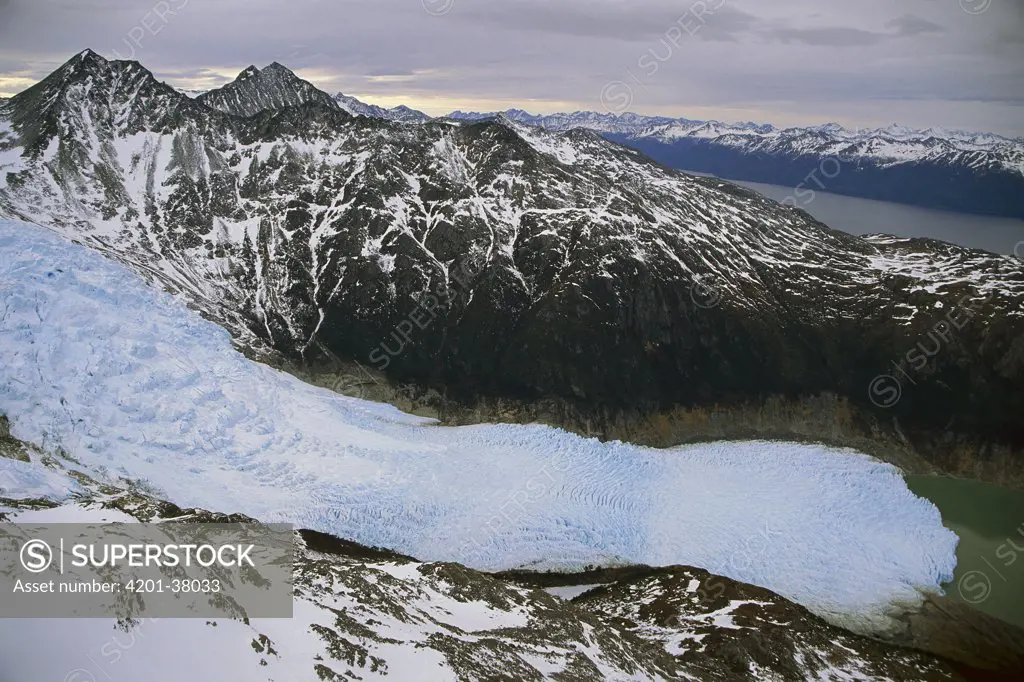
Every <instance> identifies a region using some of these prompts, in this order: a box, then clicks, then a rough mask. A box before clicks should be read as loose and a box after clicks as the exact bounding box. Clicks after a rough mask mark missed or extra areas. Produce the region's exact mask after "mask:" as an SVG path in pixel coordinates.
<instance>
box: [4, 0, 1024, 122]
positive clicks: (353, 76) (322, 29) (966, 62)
mask: <svg viewBox="0 0 1024 682" xmlns="http://www.w3.org/2000/svg"><path fill="white" fill-rule="evenodd" d="M166 2H167V3H168V6H169V7H170V8H172V9H175V11H176V13H175V14H173V15H167V17H166V20H158V19H156V18H155V17H154V15H153V9H154V6H155V5H157V4H158V2H157V0H75V1H72V0H0V92H15V91H17V90H20V89H23V88H25V87H27V86H28V84H30V83H31V79H33V78H36V79H37V78H40V77H42V76H44V75H46V73H48V72H49V71H51V70H52V69H54V68H56V67H57V66H58V65H59V64H60V63H62V62H63V61H64V60H66V59H67V58H68V57H69V56H70V55H72V54H74V53H76V52H78V51H79V50H81V49H83V48H85V47H91V48H93V49H95V50H96V51H97V52H100V53H101V54H104V55H106V56H114V54H113V53H114V51H117V52H118V53H119V54H121V55H122V56H125V57H129V56H131V57H132V58H134V59H137V60H139V61H141V62H142V63H143V64H144V65H145V66H147V67H148V68H150V69H151V70H152V71H154V73H156V74H157V76H158V77H160V78H162V79H165V80H168V81H169V82H171V83H173V84H176V85H180V86H184V87H214V86H216V85H218V84H221V83H223V82H225V81H226V80H229V79H230V78H233V77H234V76H235V75H236V74H237V73H238V72H239V71H240V70H241V69H243V68H244V67H246V66H247V65H249V64H256V65H258V66H263V65H265V64H268V63H269V62H271V61H275V60H276V61H279V62H281V63H283V64H286V65H288V66H290V67H292V68H295V69H297V70H298V71H299V73H300V75H302V76H303V77H304V78H307V79H308V80H311V81H312V82H314V83H315V84H317V85H318V86H320V87H322V88H324V89H326V90H330V91H336V90H342V91H345V92H348V93H351V94H355V95H357V96H360V97H363V98H365V99H367V100H369V101H373V102H377V103H381V104H389V105H393V104H398V103H406V104H409V105H411V106H418V107H421V108H424V109H426V110H428V111H430V112H431V113H443V112H445V111H448V110H451V109H454V108H463V109H466V108H476V109H482V108H496V107H501V108H505V107H511V106H520V107H522V108H524V109H527V110H535V111H555V110H565V109H575V108H587V109H596V110H601V109H602V105H601V102H600V98H599V95H600V93H601V91H602V88H603V87H604V86H605V85H606V84H607V83H609V82H610V81H622V82H623V83H625V84H627V85H628V86H629V87H630V88H631V89H632V94H633V97H632V110H634V111H639V112H649V113H658V114H670V115H677V116H682V115H685V116H690V117H698V118H702V117H716V118H722V119H724V120H760V121H770V122H773V123H776V124H781V125H793V124H799V123H815V122H821V121H827V120H837V121H839V122H841V123H844V124H847V125H851V126H868V125H874V124H887V123H892V122H893V121H898V122H900V123H903V124H906V125H914V126H921V127H927V126H930V125H943V126H951V127H961V128H969V129H981V130H995V131H997V132H1009V133H1012V134H1015V135H1024V115H1022V113H1024V107H1022V106H1021V103H1020V102H1019V100H1020V93H1021V92H1022V91H1024V90H1022V71H1021V66H1020V65H1021V64H1022V63H1024V59H1022V58H1021V57H1024V42H1021V34H1022V30H1021V28H1022V27H1024V21H1022V20H1021V17H1022V12H1021V5H1022V3H1020V2H1018V1H1010V0H1005V1H1004V2H993V3H992V5H991V6H990V7H989V8H988V9H987V10H986V11H985V12H982V13H981V14H976V15H971V14H968V13H966V12H964V11H963V10H961V8H960V6H959V4H958V3H957V2H956V1H955V0H901V2H899V3H893V2H890V1H889V0H858V2H856V3H851V2H847V1H845V0H772V2H765V1H764V0H725V3H724V4H722V3H721V2H720V0H704V2H703V4H700V3H696V4H694V3H693V2H692V1H691V0H683V2H681V3H679V2H675V1H674V0H558V2H542V1H541V0H500V1H499V0H454V2H453V4H452V5H451V7H450V10H449V11H448V12H447V13H445V14H443V15H441V16H432V15H431V14H429V13H427V12H426V11H425V10H424V8H423V4H422V3H421V0H290V1H289V2H287V3H284V2H280V0H166ZM431 6H433V7H443V6H444V3H442V2H440V0H438V2H436V3H434V4H433V5H431ZM702 8H708V9H709V10H710V9H714V11H713V12H711V11H708V12H703V14H704V16H703V17H702V19H703V21H699V20H695V19H694V17H695V16H696V14H701V13H702ZM146 26H148V27H149V28H146ZM940 31H941V33H940ZM132 36H135V37H136V38H137V44H136V43H133V41H132ZM652 53H654V54H656V55H657V57H658V59H657V60H655V59H654V58H653V57H652V56H651V55H652ZM645 55H646V57H645ZM642 64H646V65H650V68H644V67H643V66H642ZM654 67H656V68H654Z"/></svg>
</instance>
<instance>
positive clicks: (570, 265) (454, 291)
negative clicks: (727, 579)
mask: <svg viewBox="0 0 1024 682" xmlns="http://www.w3.org/2000/svg"><path fill="white" fill-rule="evenodd" d="M666 125H667V124H666ZM765 131H766V132H764V134H768V132H770V131H767V130H766V129H765ZM0 216H3V217H9V218H15V219H19V220H24V221H29V222H35V223H38V224H41V225H46V226H48V227H50V228H52V229H55V230H57V231H59V232H60V233H62V234H64V235H65V236H67V237H69V238H71V239H74V240H76V241H79V242H82V243H85V244H88V245H90V246H92V247H93V248H96V249H98V250H100V251H101V252H103V253H105V254H107V255H108V256H110V257H113V258H116V259H118V260H119V261H121V262H123V263H125V264H127V265H129V266H130V267H132V268H133V269H135V270H136V271H137V272H139V273H141V274H143V275H145V276H146V277H148V278H150V279H152V280H153V281H155V282H157V283H158V284H159V285H161V286H163V287H165V288H167V289H169V290H172V291H175V292H178V293H180V294H181V295H183V296H185V297H187V298H188V299H189V300H190V301H191V303H192V305H193V306H195V307H196V308H197V309H198V310H200V311H202V312H203V313H204V314H205V315H206V316H208V317H209V318H211V319H214V320H217V321H219V322H220V323H222V324H223V325H224V326H225V327H226V328H228V329H229V330H231V332H232V333H233V334H234V335H235V337H236V339H237V342H238V343H239V344H240V345H243V346H246V347H248V348H251V349H254V352H256V351H260V352H266V351H269V352H272V353H274V354H276V355H277V356H279V357H281V358H285V359H287V360H288V361H290V362H301V363H303V364H304V365H305V366H307V367H317V366H326V365H327V364H329V363H331V362H334V361H336V360H337V359H338V358H341V359H348V360H355V361H357V362H360V363H362V364H364V365H367V366H372V368H374V369H375V370H379V371H380V372H382V373H383V374H385V375H386V376H387V377H388V378H390V379H391V380H394V381H406V382H411V383H413V384H414V385H415V386H417V387H420V389H421V390H422V391H427V390H428V389H429V390H430V391H432V392H433V395H435V396H440V397H439V398H438V400H439V401H440V402H441V404H442V405H452V404H457V405H467V406H474V405H477V406H480V405H485V404H488V401H491V404H494V401H505V402H501V403H500V404H501V405H504V407H503V408H502V409H506V410H508V411H514V410H515V409H517V408H516V407H515V406H516V405H520V406H521V405H524V404H531V405H536V404H549V405H554V406H555V407H554V408H552V409H553V410H554V411H555V412H557V413H558V414H559V415H561V416H560V419H561V420H562V423H566V424H570V423H572V424H573V425H574V426H575V425H579V424H587V425H588V426H586V429H589V431H588V432H590V433H596V434H597V435H605V436H610V435H614V433H616V432H615V429H616V428H618V427H619V426H621V425H622V424H623V423H633V424H636V423H641V422H642V423H644V424H648V425H649V428H650V429H655V430H657V431H658V433H659V434H660V437H663V438H669V439H670V440H674V441H675V442H679V440H680V439H683V440H685V439H686V438H692V437H695V436H699V435H700V434H702V433H704V432H705V431H704V430H706V429H707V428H710V427H709V425H712V426H714V427H715V428H718V427H719V426H720V425H721V424H722V423H723V422H728V421H729V420H730V419H732V422H733V426H734V427H735V429H737V430H741V429H743V428H749V429H750V430H751V431H752V433H750V434H749V435H753V436H757V435H760V436H766V435H769V436H773V437H775V436H786V435H789V436H792V435H793V434H794V433H801V434H802V435H805V436H808V437H814V438H819V439H821V438H824V439H832V440H836V439H838V440H843V438H845V437H846V436H847V435H849V434H857V435H858V437H860V436H863V437H864V438H866V439H868V440H869V441H871V442H875V443H878V442H881V441H884V442H885V443H887V445H886V447H890V446H891V447H892V448H895V449H898V450H900V452H904V453H910V454H912V455H913V456H915V457H917V458H918V459H917V460H915V461H918V462H924V464H922V466H924V465H927V466H934V467H938V468H939V469H942V470H946V471H954V472H964V471H969V472H971V475H974V476H977V477H980V478H987V479H990V480H999V481H1002V482H1006V483H1009V484H1015V483H1019V482H1020V481H1022V480H1024V463H1022V458H1021V457H1020V455H1019V450H1020V448H1021V447H1022V445H1024V431H1022V430H1021V425H1020V423H1019V415H1020V413H1021V412H1022V410H1024V346H1022V343H1021V339H1022V338H1024V334H1022V332H1024V305H1022V304H1024V267H1022V264H1021V262H1020V261H1019V260H1017V259H1015V258H1011V257H1002V256H997V255H995V254H991V253H987V252H982V251H973V250H969V249H964V248H960V247H957V246H953V245H951V244H946V243H942V242H937V241H933V240H927V239H900V238H895V237H887V236H881V235H878V236H872V237H868V238H858V237H853V236H851V235H848V234H845V233H841V232H837V231H834V230H831V229H829V228H828V227H827V226H825V225H823V224H821V223H819V222H817V221H815V220H814V219H813V218H812V217H811V216H809V215H808V214H807V213H805V212H804V211H802V210H800V209H799V208H794V207H789V206H783V205H780V204H779V203H777V202H774V201H771V200H769V199H767V198H765V197H763V196H761V195H759V194H757V193H756V192H753V191H749V190H746V189H744V188H741V187H737V186H735V185H732V184H729V183H728V182H724V181H722V180H718V179H715V178H704V177H695V176H691V175H687V174H684V173H680V172H677V171H674V170H671V169H668V168H665V167H663V166H661V165H659V164H657V163H653V162H652V161H651V160H650V159H649V158H647V157H646V156H645V155H643V154H642V153H639V152H637V151H636V150H634V149H630V148H627V147H625V146H621V145H619V144H616V143H614V142H612V141H609V140H607V139H604V138H603V137H602V136H601V135H599V134H597V133H596V132H593V131H590V130H586V129H581V128H579V127H573V128H571V129H570V130H567V131H565V132H557V131H549V130H545V129H544V128H542V127H536V126H533V125H525V124H523V123H520V122H519V121H516V120H514V118H510V117H508V116H501V117H498V118H496V119H488V120H481V121H458V120H453V119H450V118H443V119H434V120H429V121H426V122H423V123H422V124H419V125H409V124H406V123H400V122H395V121H390V120H386V119H381V118H377V117H371V116H353V115H352V114H351V113H349V111H347V110H346V109H345V108H343V106H342V105H341V104H339V100H338V99H337V98H335V97H332V96H330V95H327V94H326V93H323V92H321V91H319V90H317V89H316V88H314V87H313V86H312V85H310V84H309V83H307V82H306V81H303V80H302V79H300V78H298V77H297V76H295V75H294V74H293V73H292V72H290V71H289V70H288V69H286V68H285V67H283V66H280V65H271V66H268V67H266V68H264V69H262V70H259V69H255V68H249V69H246V70H245V71H243V72H242V73H241V74H239V76H238V78H237V79H236V80H235V81H233V82H232V83H230V84H228V85H226V86H224V87H223V88H220V89H218V90H214V91H210V92H207V93H203V94H201V95H199V96H197V97H195V98H194V99H193V98H190V97H188V96H186V95H184V94H182V93H180V92H178V91H176V90H175V89H173V88H171V87H169V86H167V85H165V84H163V83H161V82H159V81H158V80H157V79H156V78H154V77H153V75H152V74H151V73H150V72H149V71H148V70H146V69H145V68H144V67H142V66H141V65H140V64H138V63H137V62H130V61H107V60H105V59H103V58H102V57H100V56H99V55H97V54H95V53H94V52H92V51H88V50H86V51H84V52H82V53H80V54H78V55H76V56H75V57H73V58H72V59H71V60H69V61H68V62H67V63H66V64H65V65H63V66H62V67H61V68H59V69H58V70H56V71H55V72H54V73H53V74H51V75H50V76H48V77H47V78H45V79H44V80H43V81H41V82H40V83H38V84H37V85H35V86H33V87H31V88H29V89H28V90H26V91H24V92H22V93H20V94H18V95H16V96H15V97H13V98H12V99H10V100H9V101H7V102H6V103H4V104H3V105H2V106H0ZM879 382H881V383H879ZM893 382H895V383H893ZM421 395H424V396H426V395H427V394H426V393H421ZM823 396H825V397H823ZM828 396H832V397H833V398H829V397H828ZM427 397H429V396H427ZM835 397H838V402H836V401H835V400H834V398H835ZM425 399H426V398H425ZM818 400H825V401H826V404H828V405H830V406H832V407H830V408H829V411H827V414H826V416H825V417H824V418H823V422H822V423H821V424H818V425H816V426H815V427H814V429H812V430H811V432H807V433H805V432H803V431H799V429H801V428H804V427H803V426H799V427H798V426H794V424H806V421H807V420H806V419H804V418H803V417H801V416H800V415H801V414H803V412H802V411H801V410H803V409H804V407H801V406H806V405H807V404H812V405H818V403H816V402H814V401H818ZM545 401H547V402H546V403H545ZM807 401H811V403H807ZM773 406H774V407H773ZM730 410H732V411H733V412H731V413H730ZM736 410H741V411H742V410H754V411H755V412H757V413H758V414H759V415H760V416H759V417H758V419H760V420H761V421H760V423H759V424H757V425H755V426H751V424H752V423H753V422H749V421H747V420H746V419H739V418H737V417H736V416H735V415H736V414H740V412H736ZM766 410H767V412H765V411H766ZM819 412H821V411H820V410H819ZM729 414H732V415H733V416H732V417H730V416H728V415H729ZM657 415H662V417H659V418H658V419H657V420H654V417H655V416H657ZM715 415H718V416H715ZM766 415H767V416H766ZM773 415H774V416H773ZM786 415H788V417H787V419H788V421H786V420H783V419H782V416H786ZM794 415H795V416H794ZM527 417H529V418H532V417H530V415H527ZM790 417H791V418H790ZM652 420H653V421H652ZM783 422H785V423H783ZM645 428H647V427H645ZM586 429H585V430H586ZM793 429H797V431H794V430H793ZM649 432H650V431H649ZM921 458H923V460H922V459H921Z"/></svg>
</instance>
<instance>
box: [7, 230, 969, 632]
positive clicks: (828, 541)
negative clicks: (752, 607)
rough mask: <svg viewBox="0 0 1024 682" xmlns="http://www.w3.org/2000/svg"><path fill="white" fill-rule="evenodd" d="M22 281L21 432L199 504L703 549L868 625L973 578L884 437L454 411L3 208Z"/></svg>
mask: <svg viewBox="0 0 1024 682" xmlns="http://www.w3.org/2000/svg"><path fill="white" fill-rule="evenodd" d="M0 289H2V290H3V291H5V292H6V295H5V300H4V309H3V315H2V322H0V357H2V358H3V360H4V362H3V364H2V365H0V412H3V413H5V414H7V415H8V416H9V417H10V421H11V433H12V435H14V436H15V437H17V438H19V439H21V440H25V441H29V442H32V443H35V444H37V445H39V446H41V447H44V448H50V449H53V448H57V447H61V448H64V449H65V450H66V451H67V452H68V453H70V454H71V455H72V456H73V457H74V458H76V459H77V460H79V461H80V462H82V463H83V464H84V465H86V466H88V467H91V468H92V469H100V468H101V467H102V469H104V470H106V471H107V472H109V475H111V476H120V477H124V478H129V479H134V480H141V481H144V482H145V483H147V484H148V485H150V486H153V487H155V488H156V489H159V490H161V491H162V492H163V494H164V495H166V497H167V498H168V499H169V500H171V501H172V502H174V503H176V504H179V505H182V506H197V507H204V508H207V509H230V510H232V511H238V512H241V513H244V514H247V515H249V516H253V517H256V518H259V519H261V520H264V521H288V522H292V523H295V524H297V525H299V526H301V527H308V528H313V529H316V530H321V531H326V532H331V533H334V534H337V535H340V536H342V537H348V538H352V539H354V540H356V541H358V542H361V543H364V544H368V545H376V546H384V547H389V548H393V549H396V550H398V551H401V552H403V553H406V554H409V555H412V556H418V557H420V558H423V559H428V560H446V561H458V562H460V563H464V564H466V565H468V566H470V567H474V568H484V569H504V568H512V567H523V566H529V567H533V568H549V567H559V568H580V567H583V566H585V565H587V564H609V563H616V562H640V563H648V564H653V565H666V564H677V563H681V564H687V565H694V566H699V567H703V568H706V569H708V570H710V571H712V572H713V573H719V574H722V575H725V576H728V577H731V578H734V579H737V580H742V581H745V582H750V583H754V584H758V585H762V586H764V587H767V588H770V589H772V590H774V591H776V592H778V593H779V594H782V595H783V596H786V597H789V598H792V599H794V600H795V601H797V602H799V603H801V604H804V605H806V606H807V607H808V608H810V609H811V610H812V611H814V612H816V613H818V614H820V615H822V616H825V617H827V618H829V619H831V620H833V621H834V622H838V623H844V624H847V625H850V626H852V627H859V628H867V629H870V628H873V627H879V626H881V625H882V624H884V611H885V609H886V607H888V606H889V605H891V604H892V603H893V602H894V601H897V600H898V601H906V602H910V603H913V602H914V601H915V600H917V599H918V598H919V594H918V592H917V590H918V589H938V586H939V584H940V583H942V582H944V581H946V580H948V579H950V578H951V577H952V572H953V567H954V562H955V559H954V548H955V545H956V537H955V536H954V535H953V534H952V533H951V532H949V531H947V530H946V529H945V528H943V526H942V523H941V519H940V517H939V513H938V511H937V510H936V509H935V508H934V507H933V506H932V505H931V504H930V503H928V502H926V501H924V500H922V499H920V498H917V497H915V496H914V495H913V494H912V493H910V491H909V490H908V489H907V488H906V486H905V485H904V483H903V481H902V478H901V477H900V475H899V473H898V472H897V471H896V469H894V468H893V467H891V466H889V465H885V464H880V463H878V462H876V461H873V460H871V459H870V458H868V457H866V456H864V455H859V454H855V453H853V452H848V451H834V450H829V449H826V448H822V447H818V446H808V445H795V444H786V443H767V442H750V443H719V444H715V445H702V446H691V447H680V448H674V449H671V450H666V451H658V450H651V449H647V448H640V447H634V446H629V445H625V444H621V443H600V442H598V441H596V440H593V439H590V440H587V439H583V438H580V437H578V436H574V435H570V434H568V433H566V432H564V431H560V430H557V429H553V428H549V427H543V426H501V425H495V426H489V425H488V426H475V427H460V428H445V427H440V426H437V425H435V424H433V423H432V422H431V421H430V420H426V419H422V418H418V417H413V416H409V415H405V414H402V413H401V412H399V411H397V410H396V409H394V408H391V407H387V406H382V405H378V404H374V403H368V402H364V401H360V400H358V399H355V398H347V397H342V396H339V395H337V394H334V393H331V392H329V391H327V390H324V389H318V388H314V387H311V386H308V385H306V384H303V383H301V382H300V381H298V380H297V379H295V378H293V377H291V376H289V375H286V374H283V373H280V372H277V371H275V370H272V369H270V368H268V367H265V366H263V365H258V364H254V363H253V362H251V361H249V360H247V359H246V358H245V357H243V356H242V355H241V354H239V353H238V352H237V351H235V350H234V349H233V348H232V347H231V343H230V338H229V335H228V334H227V332H226V331H224V330H223V329H221V328H219V327H217V326H216V325H214V324H212V323H210V322H207V321H204V320H203V319H202V318H200V317H199V316H198V315H197V314H195V313H193V312H191V311H190V310H188V309H187V308H186V307H185V306H184V305H183V304H182V303H181V302H179V301H177V300H175V299H173V298H171V297H170V296H168V295H165V294H160V293H158V292H156V291H154V290H153V289H151V288H150V287H148V286H146V284H145V283H144V282H143V281H142V280H140V279H138V278H137V277H136V276H135V275H133V274H131V273H130V272H128V271H126V270H124V269H123V268H122V267H121V266H119V265H116V264H115V263H112V262H110V261H108V260H105V259H104V258H102V257H101V256H100V255H99V254H97V253H95V252H93V251H90V250H88V249H86V248H85V247H82V246H78V245H73V244H70V243H68V242H66V241H64V240H62V239H61V238H60V237H58V236H57V235H54V234H52V233H50V232H48V231H46V230H43V229H41V228H38V227H34V226H30V225H26V224H21V223H12V222H3V223H0Z"/></svg>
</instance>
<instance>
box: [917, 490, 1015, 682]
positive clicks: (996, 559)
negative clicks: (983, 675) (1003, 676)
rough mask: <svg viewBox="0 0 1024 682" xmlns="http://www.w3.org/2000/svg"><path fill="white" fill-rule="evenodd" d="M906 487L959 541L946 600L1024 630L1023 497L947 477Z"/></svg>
mask: <svg viewBox="0 0 1024 682" xmlns="http://www.w3.org/2000/svg"><path fill="white" fill-rule="evenodd" d="M907 487H909V488H910V489H911V490H912V491H913V492H914V493H915V494H916V495H920V496H921V497H924V498H927V499H928V500H931V502H932V504H934V505H935V506H936V507H938V508H939V511H940V512H942V522H943V523H944V524H945V525H946V527H947V528H949V529H950V530H951V531H953V532H954V533H956V534H957V535H958V536H959V537H960V544H959V545H957V549H956V559H957V565H956V574H955V576H954V577H953V581H952V582H950V583H949V584H947V585H945V586H944V587H945V590H946V594H948V595H949V596H951V597H953V598H954V599H957V600H960V601H963V602H966V603H969V604H972V605H974V606H975V608H978V609H980V610H981V611H984V612H985V613H987V614H989V615H992V616H995V617H997V618H1001V619H1003V620H1005V621H1007V622H1010V623H1013V624H1014V625H1018V626H1021V627H1024V491H1014V490H1007V489H1006V488H1000V487H998V486H994V485H990V484H988V483H980V482H978V481H967V480H963V479H958V478H949V477H946V476H908V477H907ZM1022 679H1024V678H1022Z"/></svg>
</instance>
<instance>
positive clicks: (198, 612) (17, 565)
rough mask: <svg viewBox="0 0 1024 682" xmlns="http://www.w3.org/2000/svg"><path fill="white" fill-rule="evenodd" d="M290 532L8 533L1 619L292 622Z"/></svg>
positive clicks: (168, 527)
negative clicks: (214, 619)
mask: <svg viewBox="0 0 1024 682" xmlns="http://www.w3.org/2000/svg"><path fill="white" fill-rule="evenodd" d="M294 543H295V535H294V532H293V529H292V526H291V525H290V524H259V523H250V524H241V523H124V524H122V523H104V524H79V523H55V524H45V525H44V524H11V523H2V524H0V618H111V617H113V618H143V617H147V618H215V617H222V618H291V616H292V570H293V562H294V554H295V545H294Z"/></svg>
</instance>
